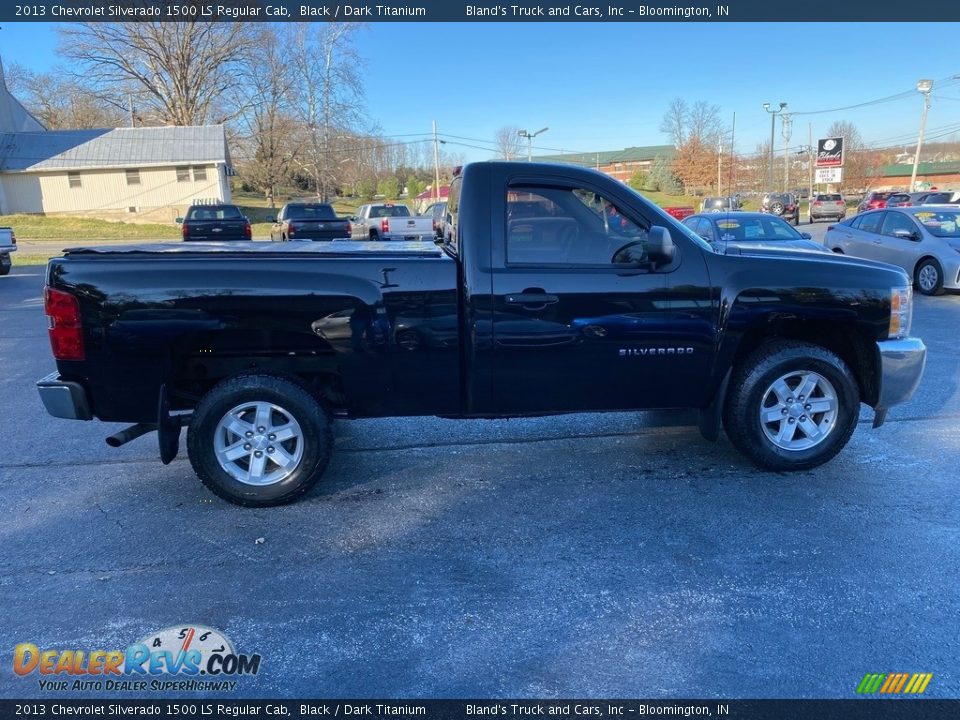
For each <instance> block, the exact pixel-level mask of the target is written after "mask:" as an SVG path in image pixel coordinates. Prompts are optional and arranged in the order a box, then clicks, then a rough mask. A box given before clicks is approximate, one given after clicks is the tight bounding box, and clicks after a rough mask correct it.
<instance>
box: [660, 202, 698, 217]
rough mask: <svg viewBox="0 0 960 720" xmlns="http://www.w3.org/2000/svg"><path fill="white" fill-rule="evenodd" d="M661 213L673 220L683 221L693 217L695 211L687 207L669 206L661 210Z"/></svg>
mask: <svg viewBox="0 0 960 720" xmlns="http://www.w3.org/2000/svg"><path fill="white" fill-rule="evenodd" d="M663 211H664V212H665V213H666V214H667V215H669V216H670V217H672V218H673V219H674V220H683V219H684V218H687V217H690V216H691V215H693V214H694V213H695V212H696V211H697V210H696V208H694V207H691V206H689V205H671V206H669V207H665V208H663Z"/></svg>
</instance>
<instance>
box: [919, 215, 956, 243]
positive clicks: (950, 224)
mask: <svg viewBox="0 0 960 720" xmlns="http://www.w3.org/2000/svg"><path fill="white" fill-rule="evenodd" d="M914 217H915V218H916V219H917V220H918V221H919V222H920V224H921V225H923V227H924V229H925V230H926V231H927V232H928V233H930V234H931V235H933V236H934V237H942V238H960V224H958V223H960V211H958V210H937V211H930V210H924V211H923V212H918V213H915V214H914Z"/></svg>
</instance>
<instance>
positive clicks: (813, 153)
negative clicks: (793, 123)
mask: <svg viewBox="0 0 960 720" xmlns="http://www.w3.org/2000/svg"><path fill="white" fill-rule="evenodd" d="M807 147H808V150H809V152H810V161H809V162H810V194H809V195H807V203H809V205H813V173H814V169H813V166H814V158H816V156H817V150H816V148H815V147H813V123H807Z"/></svg>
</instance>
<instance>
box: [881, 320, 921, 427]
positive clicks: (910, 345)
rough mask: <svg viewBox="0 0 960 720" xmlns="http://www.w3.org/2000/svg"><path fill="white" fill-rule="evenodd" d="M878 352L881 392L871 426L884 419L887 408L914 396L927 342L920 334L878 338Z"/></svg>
mask: <svg viewBox="0 0 960 720" xmlns="http://www.w3.org/2000/svg"><path fill="white" fill-rule="evenodd" d="M877 352H878V353H879V355H880V392H879V393H878V396H877V404H876V407H875V408H874V409H875V410H876V412H877V418H878V419H879V423H878V422H876V421H875V422H874V427H877V426H878V425H879V424H880V423H882V422H883V416H885V415H886V411H887V410H888V409H889V408H891V407H893V406H894V405H899V404H900V403H905V402H906V401H907V400H909V399H910V398H912V397H913V394H914V393H915V392H916V390H917V386H918V385H919V384H920V378H922V377H923V368H924V366H925V365H926V362H927V346H926V345H924V344H923V341H922V340H920V338H904V339H903V340H881V341H879V342H878V343H877Z"/></svg>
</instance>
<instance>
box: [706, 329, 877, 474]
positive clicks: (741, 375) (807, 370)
mask: <svg viewBox="0 0 960 720" xmlns="http://www.w3.org/2000/svg"><path fill="white" fill-rule="evenodd" d="M809 382H814V383H815V384H814V386H813V389H812V391H813V393H814V396H813V398H812V401H811V402H810V403H807V402H806V401H807V400H808V399H809V398H806V397H805V398H804V401H803V403H801V401H800V400H799V397H800V396H799V395H796V396H794V395H793V394H791V393H794V392H795V391H797V390H800V389H801V388H802V387H809V385H808V383H809ZM783 394H786V395H787V397H785V398H784V397H781V395H783ZM788 401H792V402H788ZM814 406H816V407H819V408H822V410H820V411H817V410H816V409H815V408H814ZM811 410H812V412H811ZM808 413H809V415H808ZM859 414H860V392H859V389H858V387H857V382H856V380H855V379H854V376H853V373H852V372H851V371H850V369H849V368H848V367H847V365H846V363H844V362H843V360H841V359H840V358H839V357H838V356H837V355H836V354H834V353H833V352H831V351H829V350H827V349H826V348H822V347H820V346H819V345H811V344H809V343H803V342H798V341H792V340H784V341H776V342H771V343H768V344H766V345H763V346H761V347H760V348H758V349H757V350H755V351H754V352H753V353H751V354H750V355H749V356H747V357H746V358H745V359H744V360H743V361H742V362H741V363H739V364H738V366H737V367H736V368H735V369H734V373H733V376H732V377H731V383H730V392H729V394H728V395H727V401H726V403H725V406H724V413H723V426H724V429H725V430H726V432H727V436H728V437H729V438H730V442H731V443H733V445H734V447H736V448H737V449H738V450H739V451H740V452H742V453H743V454H744V455H746V456H747V457H748V458H750V460H752V461H753V462H754V463H755V464H756V465H757V466H759V467H761V468H764V469H766V470H776V471H792V470H808V469H810V468H813V467H817V466H818V465H822V464H823V463H825V462H827V461H828V460H830V459H831V458H833V456H834V455H836V454H837V453H838V452H840V450H841V449H842V448H843V446H844V445H846V444H847V441H848V440H849V439H850V436H851V435H852V434H853V431H854V429H855V428H856V426H857V419H858V417H859ZM763 417H767V418H771V419H770V420H769V421H768V422H766V423H765V422H763V420H762V419H761V418H763ZM791 420H793V422H791ZM814 432H816V433H818V434H819V435H820V437H819V438H816V437H814V435H813V433H814ZM787 434H789V435H790V437H789V438H787V437H786V435H787ZM801 434H802V435H803V437H802V438H801V437H800V435H801Z"/></svg>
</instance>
